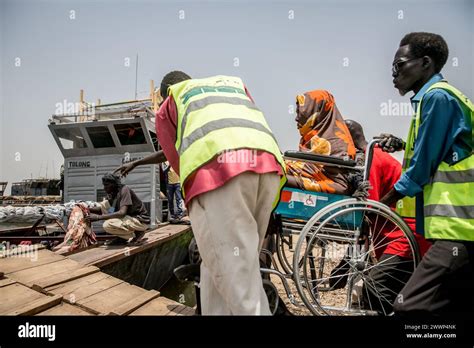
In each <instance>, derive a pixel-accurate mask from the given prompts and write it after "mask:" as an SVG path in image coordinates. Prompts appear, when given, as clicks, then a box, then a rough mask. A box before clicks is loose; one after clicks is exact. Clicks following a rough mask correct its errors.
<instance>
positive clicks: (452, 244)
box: [379, 32, 474, 315]
mask: <svg viewBox="0 0 474 348" xmlns="http://www.w3.org/2000/svg"><path fill="white" fill-rule="evenodd" d="M447 59H448V46H447V44H446V42H445V41H444V39H443V38H442V37H441V36H440V35H437V34H431V33H423V32H421V33H410V34H407V35H406V36H405V37H404V38H403V39H402V41H401V42H400V47H399V48H398V50H397V52H396V54H395V58H394V62H393V67H392V76H393V84H394V86H395V88H396V89H398V91H399V92H400V94H401V95H402V96H403V95H405V94H406V93H408V92H410V91H413V93H414V96H413V97H412V98H411V102H412V106H413V108H414V110H415V115H414V116H413V118H412V122H411V125H410V129H409V133H408V137H407V140H406V142H404V141H402V140H401V139H399V138H397V137H394V136H392V135H390V134H382V135H381V136H380V137H379V139H380V146H381V147H382V149H383V150H384V151H387V152H394V151H400V150H405V154H404V160H403V174H402V176H401V178H400V180H399V181H398V182H397V183H396V184H395V186H394V188H393V189H392V190H391V191H390V192H388V193H387V194H386V195H385V197H383V198H382V200H381V202H382V203H385V204H387V205H391V204H393V203H395V202H397V201H398V202H397V211H398V212H399V214H400V215H402V216H403V217H406V218H410V217H416V229H417V232H418V233H421V234H424V235H425V238H427V239H429V240H431V241H433V245H432V247H431V248H430V249H429V250H428V252H427V253H426V254H425V255H424V256H423V259H422V260H421V262H420V264H419V265H418V267H417V269H416V270H415V272H414V273H413V275H412V276H411V278H410V280H409V281H408V282H407V283H406V285H405V287H404V288H403V289H402V290H401V292H400V294H399V295H398V297H397V300H395V303H394V310H395V312H397V313H399V314H414V313H427V314H433V315H439V314H445V313H461V312H470V313H472V312H473V311H474V263H473V261H474V198H473V197H474V195H473V192H474V156H473V148H474V142H473V123H474V119H473V116H474V113H473V111H474V106H473V104H472V103H471V102H470V101H469V99H468V98H467V97H466V96H464V95H463V94H462V93H461V92H460V91H459V90H457V89H456V88H454V87H453V86H451V85H450V84H448V82H447V81H446V80H445V79H444V78H443V76H442V75H441V73H440V72H441V69H442V68H443V66H444V64H445V63H446V61H447Z"/></svg>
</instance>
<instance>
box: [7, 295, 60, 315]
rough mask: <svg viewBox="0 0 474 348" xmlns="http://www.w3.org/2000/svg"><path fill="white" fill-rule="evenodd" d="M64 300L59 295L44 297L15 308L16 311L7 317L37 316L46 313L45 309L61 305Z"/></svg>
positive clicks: (9, 313)
mask: <svg viewBox="0 0 474 348" xmlns="http://www.w3.org/2000/svg"><path fill="white" fill-rule="evenodd" d="M62 298H63V297H62V296H59V295H54V296H43V297H42V298H39V299H37V300H35V301H31V302H28V303H26V304H24V305H23V306H19V307H17V308H15V309H14V310H12V311H10V312H8V313H6V315H35V314H37V313H39V312H42V311H44V310H45V309H48V308H51V307H53V306H56V305H57V304H59V303H61V300H62Z"/></svg>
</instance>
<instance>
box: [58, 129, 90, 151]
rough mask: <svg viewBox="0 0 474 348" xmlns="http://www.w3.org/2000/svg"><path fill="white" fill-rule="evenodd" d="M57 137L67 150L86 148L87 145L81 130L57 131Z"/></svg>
mask: <svg viewBox="0 0 474 348" xmlns="http://www.w3.org/2000/svg"><path fill="white" fill-rule="evenodd" d="M55 132H56V136H57V137H58V138H59V141H60V142H61V146H62V147H63V149H65V150H70V149H82V148H86V147H87V144H86V141H85V140H84V137H83V136H82V133H81V130H80V129H79V128H60V129H56V130H55Z"/></svg>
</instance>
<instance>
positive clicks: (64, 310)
mask: <svg viewBox="0 0 474 348" xmlns="http://www.w3.org/2000/svg"><path fill="white" fill-rule="evenodd" d="M36 315H38V316H41V315H93V314H92V313H89V312H87V311H85V310H84V309H82V308H79V307H77V306H73V305H70V304H69V303H66V302H61V303H59V304H58V305H56V306H54V307H51V308H49V309H47V310H45V311H43V312H40V313H38V314H36Z"/></svg>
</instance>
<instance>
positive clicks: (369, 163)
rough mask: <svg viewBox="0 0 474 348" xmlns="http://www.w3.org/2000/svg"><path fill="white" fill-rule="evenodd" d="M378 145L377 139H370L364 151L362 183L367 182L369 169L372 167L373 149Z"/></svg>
mask: <svg viewBox="0 0 474 348" xmlns="http://www.w3.org/2000/svg"><path fill="white" fill-rule="evenodd" d="M378 143H379V140H378V139H372V140H371V141H370V142H369V144H368V145H367V148H366V150H365V163H364V181H367V180H369V175H370V167H371V166H372V159H373V157H374V147H375V145H377V144H378Z"/></svg>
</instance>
